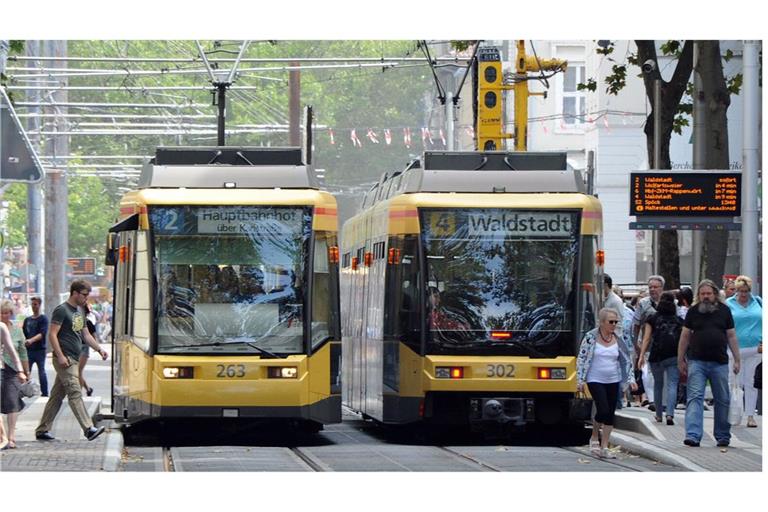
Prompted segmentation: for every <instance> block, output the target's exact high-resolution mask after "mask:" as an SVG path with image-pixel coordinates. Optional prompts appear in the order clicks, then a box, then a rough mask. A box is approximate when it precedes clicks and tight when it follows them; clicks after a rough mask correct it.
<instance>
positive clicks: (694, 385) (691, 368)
mask: <svg viewBox="0 0 768 512" xmlns="http://www.w3.org/2000/svg"><path fill="white" fill-rule="evenodd" d="M707 379H709V382H710V384H711V385H712V397H713V398H714V400H715V431H714V435H715V439H716V440H717V441H730V440H731V425H730V423H728V407H729V406H730V402H731V392H730V390H729V389H728V364H727V363H726V364H720V363H715V362H712V361H699V360H697V359H690V360H688V403H687V404H686V410H685V437H686V438H687V439H692V440H693V441H697V442H700V441H701V437H702V435H703V433H704V388H705V387H706V384H707Z"/></svg>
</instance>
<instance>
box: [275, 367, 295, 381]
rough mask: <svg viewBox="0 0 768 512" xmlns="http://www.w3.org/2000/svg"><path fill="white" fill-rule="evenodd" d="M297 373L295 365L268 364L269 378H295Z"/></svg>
mask: <svg viewBox="0 0 768 512" xmlns="http://www.w3.org/2000/svg"><path fill="white" fill-rule="evenodd" d="M298 375H299V369H298V368H296V367H295V366H270V367H269V368H268V369H267V376H268V377H269V378H270V379H295V378H296V377H298Z"/></svg>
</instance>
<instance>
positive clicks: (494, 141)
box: [475, 47, 504, 151]
mask: <svg viewBox="0 0 768 512" xmlns="http://www.w3.org/2000/svg"><path fill="white" fill-rule="evenodd" d="M477 63H478V66H477V76H478V80H477V89H478V93H477V129H476V130H475V131H476V133H477V149H478V150H480V151H500V150H502V149H503V148H502V144H501V139H502V138H503V137H504V134H503V133H502V118H503V101H502V74H501V57H500V55H499V50H498V48H494V47H486V48H480V49H479V50H478V52H477Z"/></svg>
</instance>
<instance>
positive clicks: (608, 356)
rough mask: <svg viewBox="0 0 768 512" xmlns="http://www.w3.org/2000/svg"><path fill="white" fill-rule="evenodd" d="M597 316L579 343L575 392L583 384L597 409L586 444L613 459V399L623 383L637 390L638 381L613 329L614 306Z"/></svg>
mask: <svg viewBox="0 0 768 512" xmlns="http://www.w3.org/2000/svg"><path fill="white" fill-rule="evenodd" d="M598 319H599V320H600V324H599V326H598V327H597V328H596V329H592V330H591V331H589V332H588V333H587V334H585V335H584V339H583V340H582V342H581V348H580V349H579V356H578V358H577V360H576V382H577V384H576V385H577V389H578V391H584V388H585V384H586V386H587V387H588V388H589V393H590V394H591V395H592V399H593V400H594V402H595V408H596V409H597V412H596V414H595V418H594V420H593V421H592V439H591V440H590V443H589V446H590V449H591V451H592V454H593V455H596V456H599V457H603V458H608V459H615V458H616V455H614V454H613V453H611V452H610V451H609V450H608V443H609V440H610V437H611V431H612V430H613V418H614V414H615V412H616V399H617V397H618V394H619V389H620V388H621V385H622V384H623V383H626V382H628V383H629V386H630V389H631V390H632V391H635V390H636V389H637V384H636V383H635V376H634V373H633V372H632V358H631V356H630V354H629V351H628V349H627V347H626V345H624V344H623V343H619V339H618V337H617V336H616V334H615V332H614V331H615V330H616V325H617V324H618V323H619V315H618V314H616V312H615V311H614V310H613V309H610V308H603V309H601V310H600V312H599V313H598ZM601 430H602V436H600V432H601Z"/></svg>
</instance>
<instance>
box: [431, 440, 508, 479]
mask: <svg viewBox="0 0 768 512" xmlns="http://www.w3.org/2000/svg"><path fill="white" fill-rule="evenodd" d="M435 448H437V449H439V450H442V451H444V452H448V453H450V454H451V455H453V456H455V457H458V458H460V459H462V460H466V461H469V462H472V463H473V464H476V465H478V466H480V467H482V468H483V471H494V472H497V473H500V472H501V471H502V470H501V469H499V468H497V467H496V466H493V465H492V464H487V463H485V462H483V461H481V460H478V459H476V458H474V457H471V456H469V455H467V454H466V453H461V452H458V451H456V450H453V449H451V448H448V447H445V446H435Z"/></svg>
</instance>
